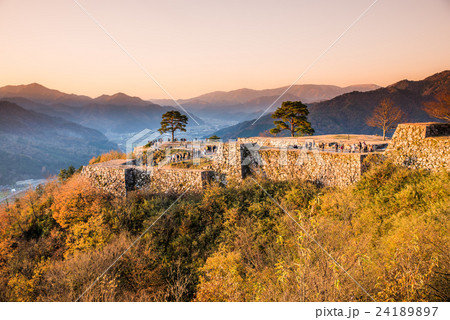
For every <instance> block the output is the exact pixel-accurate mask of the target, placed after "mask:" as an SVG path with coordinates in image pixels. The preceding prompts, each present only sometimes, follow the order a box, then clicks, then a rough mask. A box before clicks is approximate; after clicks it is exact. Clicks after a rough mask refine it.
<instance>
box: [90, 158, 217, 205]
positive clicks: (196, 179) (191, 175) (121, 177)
mask: <svg viewBox="0 0 450 320" xmlns="http://www.w3.org/2000/svg"><path fill="white" fill-rule="evenodd" d="M81 174H82V175H84V176H86V177H88V178H89V179H90V181H92V183H94V185H96V186H97V187H100V188H102V189H104V190H105V191H107V192H110V193H112V194H114V195H116V196H121V197H123V196H126V195H127V194H128V193H129V192H130V191H134V190H141V189H145V190H148V191H150V192H164V193H181V192H183V191H185V190H186V189H187V188H188V187H189V186H190V189H189V190H190V191H200V190H202V189H203V188H204V187H205V186H206V184H208V183H209V182H210V181H211V179H213V178H214V172H212V171H209V170H191V169H176V168H173V169H172V168H153V170H149V171H147V168H145V167H139V166H135V165H134V164H133V162H132V161H130V160H112V161H107V162H103V163H98V164H94V165H89V166H85V167H83V170H82V173H81Z"/></svg>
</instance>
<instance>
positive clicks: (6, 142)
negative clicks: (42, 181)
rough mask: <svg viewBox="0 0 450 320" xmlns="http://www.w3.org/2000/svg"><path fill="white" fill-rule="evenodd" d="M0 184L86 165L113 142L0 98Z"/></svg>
mask: <svg viewBox="0 0 450 320" xmlns="http://www.w3.org/2000/svg"><path fill="white" fill-rule="evenodd" d="M0 115H1V117H0V141H1V144H0V185H2V184H12V183H14V182H16V181H18V180H25V179H30V178H45V177H46V176H48V175H51V174H55V173H57V172H58V171H59V170H60V169H61V168H65V167H68V166H69V165H74V166H77V167H78V166H80V165H83V164H86V163H87V162H88V161H89V159H91V158H92V157H93V156H97V155H99V154H102V153H104V152H107V151H109V150H112V149H117V145H116V144H114V143H111V142H110V141H108V138H107V137H106V136H105V135H103V134H102V133H100V132H99V131H97V130H94V129H90V128H86V127H83V126H81V125H79V124H76V123H73V122H70V121H67V120H64V119H62V118H57V117H52V116H49V115H46V114H43V113H39V112H35V111H31V110H26V109H24V108H22V107H20V106H18V105H17V104H15V103H12V102H10V101H2V100H0Z"/></svg>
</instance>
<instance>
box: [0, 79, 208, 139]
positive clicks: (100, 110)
mask: <svg viewBox="0 0 450 320" xmlns="http://www.w3.org/2000/svg"><path fill="white" fill-rule="evenodd" d="M0 99H6V100H8V101H11V102H14V103H17V104H19V105H20V106H22V107H24V108H25V109H29V110H34V111H38V112H41V113H45V114H47V115H50V116H57V117H61V118H64V119H66V120H68V121H73V122H76V123H78V124H81V125H83V126H87V127H90V128H93V129H96V130H100V131H101V132H103V133H105V134H109V133H114V134H124V133H133V132H139V131H141V130H143V129H146V128H150V129H156V128H159V125H160V121H161V115H162V114H163V113H165V112H167V111H168V110H169V109H170V110H172V109H178V108H176V107H169V108H167V107H163V106H160V105H157V104H154V103H152V102H149V101H144V100H142V99H141V98H139V97H131V96H128V95H126V94H124V93H121V92H119V93H117V94H114V95H101V96H99V97H97V98H94V99H93V98H90V97H87V96H82V95H75V94H66V93H63V92H61V91H58V90H53V89H49V88H46V87H44V86H42V85H40V84H37V83H32V84H29V85H19V86H5V87H1V88H0ZM180 111H181V112H182V113H184V112H183V111H182V110H180ZM191 116H192V118H194V119H195V121H196V122H197V123H202V122H203V121H202V120H201V119H200V118H198V117H196V116H195V115H193V114H191ZM195 121H190V123H189V125H196V122H195Z"/></svg>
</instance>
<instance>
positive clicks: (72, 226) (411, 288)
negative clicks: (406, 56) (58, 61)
mask: <svg viewBox="0 0 450 320" xmlns="http://www.w3.org/2000/svg"><path fill="white" fill-rule="evenodd" d="M368 164H370V161H369V162H368ZM371 166H372V168H371V169H370V170H369V171H367V172H366V173H365V174H364V176H363V177H362V179H361V181H360V182H359V183H357V184H356V185H354V186H351V187H348V188H345V189H330V188H319V187H317V186H315V185H313V184H310V183H307V182H304V181H290V182H277V183H272V182H267V181H262V180H260V181H257V183H256V182H255V181H254V180H252V179H251V178H249V179H247V180H245V181H244V182H243V183H229V184H228V185H227V186H226V187H222V186H217V185H211V186H210V187H208V188H207V190H206V191H205V192H204V193H202V194H195V193H187V194H185V195H184V196H182V197H181V198H180V199H179V200H178V201H176V200H177V197H176V196H171V195H167V194H149V193H145V192H139V193H136V194H132V195H131V196H129V197H128V198H127V199H117V198H113V197H112V196H110V195H108V194H105V193H103V192H102V191H100V190H98V189H94V188H92V187H91V186H90V184H89V183H88V182H87V181H85V180H83V178H82V177H81V176H79V175H77V174H75V175H74V176H72V177H71V178H69V179H68V180H67V181H59V182H54V183H49V184H48V185H46V186H45V187H42V188H38V189H37V190H36V191H30V192H29V193H28V194H27V195H26V196H24V197H23V198H21V199H20V200H17V201H16V202H13V203H8V204H5V205H2V206H1V207H0V300H2V301H74V300H76V299H78V298H79V297H80V295H81V294H82V293H83V292H84V291H85V290H86V289H88V288H89V286H90V285H91V284H92V283H93V282H94V281H95V279H96V278H97V277H98V276H99V275H101V274H102V273H103V272H104V271H105V270H106V269H107V268H108V266H110V265H111V263H113V261H114V260H115V259H116V258H117V257H119V256H120V255H121V254H122V253H123V252H124V251H125V250H126V249H127V248H129V247H130V245H131V244H132V243H133V241H135V240H136V239H138V237H139V236H140V235H141V234H142V233H143V232H144V231H145V230H147V228H148V227H149V226H152V224H153V223H154V225H153V226H152V227H151V228H149V230H148V232H147V233H145V234H144V235H143V236H142V238H140V240H139V241H138V242H137V243H136V244H135V245H134V246H133V247H132V248H131V249H130V250H129V251H127V252H126V253H125V254H124V255H123V256H122V257H121V258H120V259H119V260H118V262H117V263H116V264H115V265H114V266H113V267H111V269H109V270H108V272H106V274H105V276H103V277H102V278H100V280H99V281H98V282H96V283H95V284H94V285H93V286H92V288H90V289H89V290H88V291H87V292H86V293H85V294H84V295H83V296H82V297H81V299H80V300H81V301H370V300H371V299H372V298H373V299H375V300H377V301H448V300H449V299H450V285H449V279H448V274H449V271H450V265H449V263H450V261H449V256H448V252H449V251H450V250H449V249H450V248H449V243H450V242H449V238H448V229H449V221H448V214H449V210H450V209H449V208H450V173H449V172H444V171H443V172H439V173H430V172H427V171H422V170H409V169H405V168H401V167H396V166H394V165H392V164H390V163H388V162H386V163H384V164H374V163H372V164H371ZM258 184H260V185H261V187H262V188H264V190H266V191H264V190H263V189H262V188H261V187H260V186H259V185H258ZM266 192H267V193H266ZM269 195H270V197H269ZM271 197H273V199H272V198H271ZM174 201H176V202H175V203H174ZM275 202H277V203H278V204H279V205H280V206H281V207H282V208H284V209H285V210H286V212H285V211H284V210H282V209H280V207H279V206H278V205H277V204H276V203H275ZM171 205H172V206H171ZM168 208H170V209H169V210H168V211H167V212H165V211H166V210H167V209H168ZM287 213H289V215H290V216H291V217H292V219H291V217H290V216H289V215H288V214H287ZM161 215H162V217H161V218H160V219H159V220H158V218H159V217H160V216H161ZM293 220H295V222H294V221H293ZM313 239H314V240H313ZM316 241H317V243H319V244H320V245H321V246H322V248H323V250H325V251H326V252H328V253H329V254H330V255H331V256H332V257H333V258H334V259H335V260H336V261H337V262H338V263H339V264H340V265H342V266H343V268H345V270H346V271H347V272H348V273H349V274H350V275H351V276H352V277H353V278H354V279H355V281H357V282H358V283H359V284H360V285H361V286H362V288H364V289H365V290H366V291H367V293H365V292H364V291H363V290H362V289H361V288H360V287H359V286H358V285H357V284H356V283H355V282H354V281H353V280H352V279H350V277H349V276H348V275H346V274H345V273H344V272H343V270H342V269H341V268H340V267H338V266H337V265H336V264H335V263H333V261H332V260H331V259H330V258H329V257H328V256H327V254H325V253H324V251H323V250H322V248H321V247H319V246H318V244H317V243H316Z"/></svg>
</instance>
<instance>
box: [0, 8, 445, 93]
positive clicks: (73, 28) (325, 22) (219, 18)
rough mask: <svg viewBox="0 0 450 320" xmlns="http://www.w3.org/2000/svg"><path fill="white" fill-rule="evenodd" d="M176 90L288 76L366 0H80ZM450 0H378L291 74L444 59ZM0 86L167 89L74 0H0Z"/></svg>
mask: <svg viewBox="0 0 450 320" xmlns="http://www.w3.org/2000/svg"><path fill="white" fill-rule="evenodd" d="M78 2H79V3H80V4H81V5H82V6H83V7H84V8H86V10H87V11H88V12H89V13H90V14H91V15H92V16H93V17H94V18H95V19H96V20H97V21H98V22H100V23H101V24H102V25H103V26H104V28H105V29H106V30H107V32H109V33H110V34H111V35H112V36H113V37H114V38H115V39H117V41H118V42H119V43H120V44H121V45H122V46H123V48H124V49H125V50H126V51H127V52H128V53H129V54H130V55H131V56H133V57H134V58H135V59H136V61H138V63H139V64H141V65H142V66H143V67H144V68H145V69H146V70H147V71H148V72H149V73H150V74H151V75H152V76H153V77H154V78H155V79H156V80H157V81H158V82H159V83H160V84H161V86H163V87H164V88H165V89H166V90H167V91H168V92H169V93H171V94H172V96H174V97H175V98H190V97H193V96H196V95H199V94H203V93H206V92H210V91H215V90H225V91H228V90H233V89H238V88H242V87H246V88H253V89H266V88H275V87H281V86H286V85H290V84H291V83H292V82H293V81H294V80H295V79H296V78H297V77H298V76H299V75H300V74H301V73H302V72H303V71H304V70H305V69H306V68H307V67H308V66H309V65H310V64H311V63H312V62H313V61H314V60H315V59H316V58H317V57H318V56H319V55H320V54H321V53H322V52H323V51H324V50H325V49H326V48H327V47H328V46H329V45H330V44H331V43H333V41H335V40H336V38H337V37H338V36H339V35H340V34H341V33H342V32H343V31H344V30H345V29H346V28H347V27H348V26H349V25H350V24H351V23H352V22H353V21H354V20H355V19H356V18H357V17H358V16H359V15H360V14H361V13H362V12H363V11H364V10H365V9H366V8H367V7H369V5H371V4H372V3H373V2H374V0H341V1H334V0H328V1H323V0H319V1H310V0H308V1H303V0H293V1H283V0H274V1H272V0H271V1H268V0H267V1H265V0H258V1H256V0H255V1H254V0H245V1H242V0H240V1H235V0H228V1H211V0H192V1H186V0H183V1H179V0H171V1H118V0H108V1H106V0H96V1H88V0H78ZM449 36H450V1H447V0H427V1H424V0H379V1H378V2H377V3H376V4H375V5H374V6H373V7H372V8H371V9H370V10H369V11H368V12H367V14H365V15H364V16H363V17H362V18H361V20H360V21H358V22H357V23H356V24H355V25H354V26H353V27H352V28H351V29H350V30H349V31H348V32H347V33H346V34H345V35H344V36H343V37H342V38H341V39H340V40H339V41H338V42H337V43H336V44H335V45H334V46H333V47H332V48H331V49H330V50H329V51H328V52H327V53H326V54H325V55H324V56H323V57H322V58H321V59H319V60H318V61H317V63H315V64H314V65H313V66H312V67H311V68H310V69H309V71H308V72H307V73H306V74H305V76H304V77H302V78H301V79H300V81H299V82H298V84H302V83H315V84H335V85H340V86H346V85H351V84H361V83H375V84H378V85H382V86H385V85H388V84H391V83H394V82H396V81H399V80H401V79H405V78H407V79H410V80H419V79H422V78H424V77H427V76H429V75H431V74H433V73H436V72H440V71H443V70H447V69H450V40H449V39H450V37H449ZM0 40H1V49H0V74H1V76H0V86H4V85H9V84H12V85H17V84H28V83H32V82H38V83H41V84H43V85H45V86H47V87H50V88H54V89H58V90H61V91H64V92H68V93H77V94H85V95H89V96H92V97H95V96H99V95H101V94H103V93H105V94H114V93H116V92H119V91H121V92H125V93H127V94H129V95H135V96H139V97H142V98H144V99H151V98H168V97H167V95H166V94H165V93H164V92H163V91H162V90H161V89H160V88H159V87H158V86H157V85H156V84H155V83H154V82H153V81H152V80H151V79H150V78H149V77H148V76H147V75H146V74H145V73H144V72H143V71H142V70H141V69H140V68H139V67H138V66H137V65H136V64H135V63H134V62H133V60H132V59H131V58H130V57H129V56H128V55H127V54H125V53H124V52H123V51H122V50H121V49H120V48H119V47H118V46H117V44H116V43H114V42H113V41H112V40H111V38H110V37H108V35H107V34H105V32H104V31H103V30H102V29H101V28H99V27H98V26H97V25H96V24H95V23H94V22H93V21H92V20H91V19H90V18H89V17H88V16H87V15H86V13H85V12H83V11H82V10H81V9H80V8H79V7H78V6H77V4H76V3H75V2H74V1H72V0H64V1H63V0H41V1H17V0H3V1H2V0H0Z"/></svg>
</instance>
